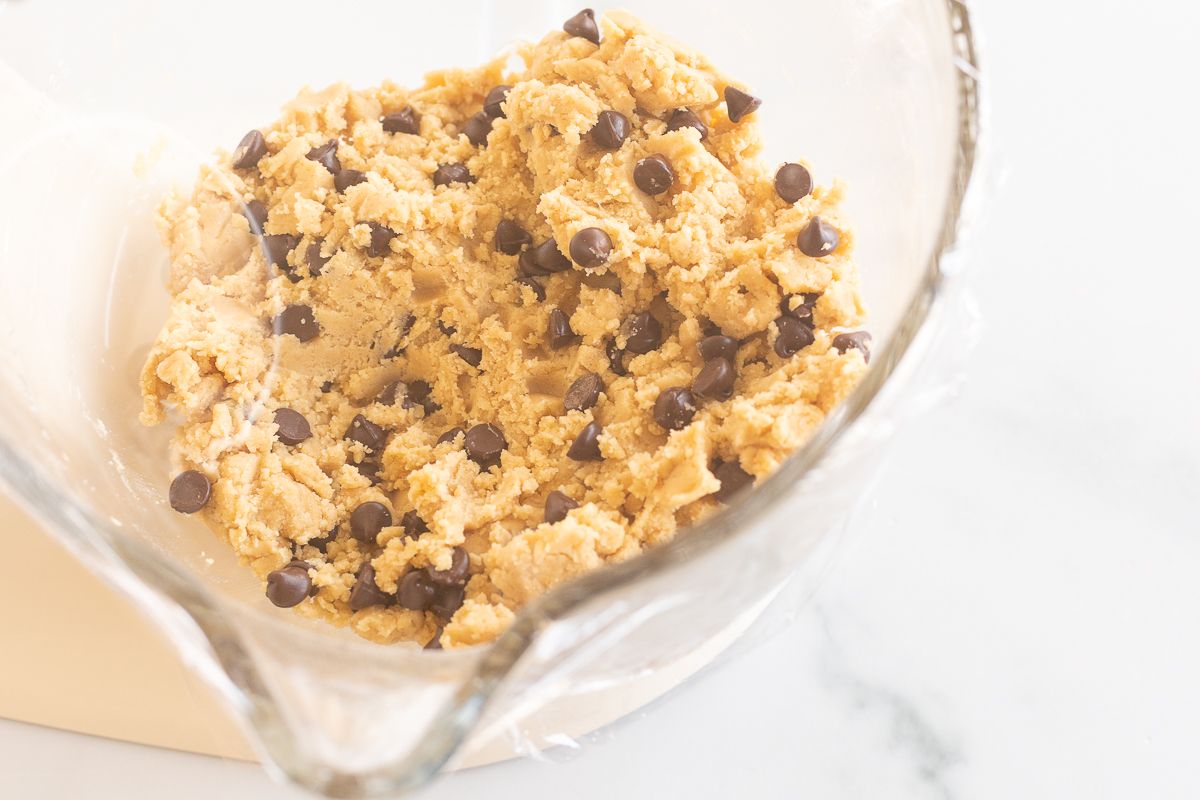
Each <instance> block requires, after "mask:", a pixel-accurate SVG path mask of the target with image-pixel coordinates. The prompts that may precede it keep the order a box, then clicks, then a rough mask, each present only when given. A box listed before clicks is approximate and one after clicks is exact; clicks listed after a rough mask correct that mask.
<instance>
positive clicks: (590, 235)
mask: <svg viewBox="0 0 1200 800" xmlns="http://www.w3.org/2000/svg"><path fill="white" fill-rule="evenodd" d="M569 249H570V251H571V260H572V261H574V262H575V263H576V264H578V265H579V266H581V267H583V268H585V269H595V268H596V267H599V266H603V265H604V262H606V261H608V257H609V255H611V254H612V249H613V244H612V239H610V238H609V236H608V234H607V233H605V232H604V231H602V230H601V229H599V228H584V229H583V230H581V231H579V233H576V234H575V235H574V236H572V237H571V246H570V248H569Z"/></svg>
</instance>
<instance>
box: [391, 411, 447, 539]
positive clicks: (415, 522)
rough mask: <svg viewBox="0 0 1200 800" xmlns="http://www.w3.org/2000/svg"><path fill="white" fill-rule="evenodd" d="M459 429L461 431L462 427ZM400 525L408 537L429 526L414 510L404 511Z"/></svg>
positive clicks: (413, 536)
mask: <svg viewBox="0 0 1200 800" xmlns="http://www.w3.org/2000/svg"><path fill="white" fill-rule="evenodd" d="M459 430H460V431H461V430H462V428H459ZM400 525H401V526H402V527H403V528H404V534H405V535H406V536H408V537H409V538H410V539H416V538H417V537H419V536H420V535H421V534H422V533H428V532H429V526H428V525H426V524H425V520H423V519H421V515H420V514H418V513H417V512H416V511H405V512H404V516H403V517H401V518H400Z"/></svg>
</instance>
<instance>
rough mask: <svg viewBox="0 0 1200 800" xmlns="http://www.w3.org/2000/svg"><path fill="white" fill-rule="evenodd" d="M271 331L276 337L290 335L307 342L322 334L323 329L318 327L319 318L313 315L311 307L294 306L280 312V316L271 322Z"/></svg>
mask: <svg viewBox="0 0 1200 800" xmlns="http://www.w3.org/2000/svg"><path fill="white" fill-rule="evenodd" d="M271 331H272V332H273V333H274V334H275V335H276V336H280V335H282V334H285V333H290V334H291V335H292V336H295V337H296V338H297V339H299V340H300V341H302V342H307V341H309V340H310V339H313V338H315V337H316V336H317V334H319V333H320V332H321V327H320V326H319V325H317V318H316V317H315V316H314V315H313V310H312V308H311V307H309V306H304V305H293V306H288V307H287V308H285V309H283V311H280V312H279V315H278V316H277V317H275V319H273V320H271Z"/></svg>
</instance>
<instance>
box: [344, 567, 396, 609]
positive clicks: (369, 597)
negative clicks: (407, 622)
mask: <svg viewBox="0 0 1200 800" xmlns="http://www.w3.org/2000/svg"><path fill="white" fill-rule="evenodd" d="M391 599H392V598H391V595H388V594H384V592H383V590H382V589H380V588H379V587H378V586H377V585H376V584H375V568H374V567H372V566H371V565H370V564H366V563H364V564H363V565H362V566H361V567H359V568H358V574H357V575H355V576H354V588H352V589H351V590H350V610H351V611H362V610H363V609H364V608H369V607H370V606H382V605H385V604H387V603H389V602H391Z"/></svg>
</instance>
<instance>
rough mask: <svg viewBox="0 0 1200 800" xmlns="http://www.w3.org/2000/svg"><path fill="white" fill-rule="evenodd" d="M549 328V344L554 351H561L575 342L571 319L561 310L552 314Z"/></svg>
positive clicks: (556, 310) (557, 309) (558, 309)
mask: <svg viewBox="0 0 1200 800" xmlns="http://www.w3.org/2000/svg"><path fill="white" fill-rule="evenodd" d="M548 328H549V330H548V331H547V334H546V336H547V342H549V344H550V348H551V349H552V350H559V349H561V348H563V347H566V346H567V345H569V344H571V343H572V342H574V341H575V331H573V330H571V319H570V317H568V316H567V315H566V313H565V312H564V311H563V310H562V309H561V308H556V309H554V310H553V311H551V312H550V322H549V325H548Z"/></svg>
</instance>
